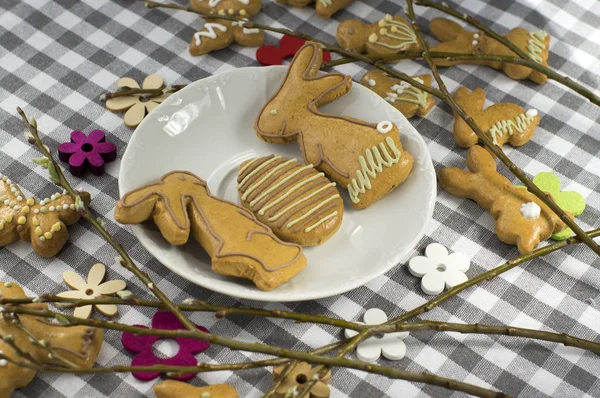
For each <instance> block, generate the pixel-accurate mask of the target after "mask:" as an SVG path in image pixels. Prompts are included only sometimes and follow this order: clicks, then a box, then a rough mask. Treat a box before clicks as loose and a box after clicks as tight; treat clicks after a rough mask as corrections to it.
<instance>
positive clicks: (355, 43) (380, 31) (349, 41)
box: [335, 14, 421, 55]
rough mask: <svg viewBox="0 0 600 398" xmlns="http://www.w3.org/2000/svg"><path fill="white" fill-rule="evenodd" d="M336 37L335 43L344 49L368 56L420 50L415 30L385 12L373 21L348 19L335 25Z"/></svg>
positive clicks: (397, 16)
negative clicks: (370, 22) (383, 15)
mask: <svg viewBox="0 0 600 398" xmlns="http://www.w3.org/2000/svg"><path fill="white" fill-rule="evenodd" d="M335 37H336V40H337V42H338V44H339V45H340V46H341V47H343V48H345V49H346V50H352V51H357V52H359V53H367V54H369V55H384V54H396V53H400V52H403V51H419V50H420V49H421V46H420V45H419V43H418V42H417V36H416V35H415V32H414V31H413V30H412V28H411V27H410V24H409V23H408V22H407V21H406V20H405V19H404V18H402V16H400V15H395V16H391V15H390V14H386V16H385V17H383V18H382V19H380V20H379V21H377V22H375V23H373V24H366V23H363V22H361V21H359V20H356V19H349V20H347V21H344V22H342V23H341V24H340V25H339V26H338V29H337V33H336V35H335Z"/></svg>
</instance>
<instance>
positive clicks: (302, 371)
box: [273, 362, 331, 398]
mask: <svg viewBox="0 0 600 398" xmlns="http://www.w3.org/2000/svg"><path fill="white" fill-rule="evenodd" d="M284 369H285V365H281V366H276V367H273V379H274V380H278V379H279V378H281V374H282V373H283V370H284ZM321 369H323V366H322V365H319V366H315V367H313V366H312V365H310V364H309V363H306V362H300V363H298V364H297V365H296V366H295V367H294V368H293V370H292V371H291V372H290V373H289V374H288V375H287V376H286V377H285V378H284V379H283V380H282V382H281V384H280V385H279V387H277V389H276V390H275V394H274V395H273V396H274V397H275V398H286V397H288V396H290V393H289V392H290V391H295V392H296V393H300V391H302V389H303V387H304V384H305V383H307V382H308V381H309V380H312V379H313V378H315V377H316V378H317V382H316V383H315V385H314V386H313V387H312V388H311V389H310V392H309V394H308V397H309V398H329V395H330V394H331V390H330V389H329V386H328V384H329V381H330V379H331V370H329V371H327V373H325V375H324V376H323V377H320V375H319V372H321ZM291 396H294V394H292V395H291Z"/></svg>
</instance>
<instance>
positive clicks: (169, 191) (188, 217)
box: [115, 171, 306, 290]
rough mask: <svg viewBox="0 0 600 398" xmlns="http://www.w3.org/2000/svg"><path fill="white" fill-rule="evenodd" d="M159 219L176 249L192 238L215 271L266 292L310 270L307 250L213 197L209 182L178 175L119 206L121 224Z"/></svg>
mask: <svg viewBox="0 0 600 398" xmlns="http://www.w3.org/2000/svg"><path fill="white" fill-rule="evenodd" d="M151 218H152V219H153V220H154V222H155V223H156V225H157V226H158V228H159V229H160V232H161V233H162V235H163V236H164V237H165V239H166V240H167V241H169V242H170V243H171V244H173V245H182V244H184V243H186V242H187V241H188V238H189V235H190V232H191V234H192V236H193V237H194V238H195V239H196V240H197V241H198V242H199V243H200V244H201V245H202V247H204V249H205V250H206V252H207V253H208V255H209V256H210V257H211V260H212V269H213V271H215V272H217V273H219V274H223V275H231V276H236V277H241V278H246V279H250V280H252V281H253V282H254V283H255V284H256V286H257V287H258V288H259V289H261V290H272V289H274V288H276V287H277V286H279V285H281V284H283V283H285V282H287V281H288V280H289V279H290V278H292V277H293V276H294V275H296V274H297V273H298V272H300V271H301V270H302V268H304V267H305V266H306V258H305V257H304V254H303V253H302V248H301V247H300V246H298V245H295V244H292V243H285V242H282V241H281V240H279V238H277V237H276V236H275V235H273V233H272V232H271V229H270V228H268V227H267V226H265V225H263V224H261V223H260V222H259V221H257V220H256V218H255V217H254V215H253V214H252V213H251V212H250V211H248V210H246V209H244V208H242V207H239V206H238V205H236V204H233V203H230V202H227V201H225V200H222V199H219V198H216V197H214V196H212V195H211V193H210V191H209V190H208V187H207V185H206V181H204V180H202V179H201V178H199V177H197V176H195V175H193V174H192V173H190V172H187V171H174V172H171V173H169V174H166V175H164V176H163V177H162V178H161V179H160V180H159V181H157V182H156V183H154V184H150V185H146V186H143V187H141V188H139V189H136V190H135V191H133V192H130V193H128V194H126V195H125V196H123V198H122V199H121V200H119V201H118V202H117V207H116V209H115V219H116V220H117V221H118V222H120V223H122V224H139V223H141V222H144V221H146V220H149V219H151Z"/></svg>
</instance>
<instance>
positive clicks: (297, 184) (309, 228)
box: [237, 155, 344, 246]
mask: <svg viewBox="0 0 600 398" xmlns="http://www.w3.org/2000/svg"><path fill="white" fill-rule="evenodd" d="M237 188H238V190H239V193H240V199H241V202H242V204H243V205H244V206H245V207H247V208H248V209H250V210H251V211H252V212H253V213H254V215H255V216H256V218H257V219H258V220H259V221H260V222H262V223H263V224H265V225H267V226H269V227H270V228H271V229H272V230H273V232H274V233H275V235H277V236H278V237H279V238H281V239H282V240H284V241H286V242H293V243H297V244H299V245H302V246H314V245H320V244H321V243H323V242H325V241H326V240H327V239H329V238H330V237H331V236H333V234H335V233H336V232H337V230H338V229H339V228H340V225H341V224H342V217H343V215H344V202H343V201H342V198H341V197H340V194H339V193H338V191H337V189H336V188H335V182H331V181H329V180H328V179H327V178H326V177H324V173H319V172H317V171H316V170H315V169H314V167H313V165H312V164H308V165H306V164H304V163H300V162H298V161H297V160H296V159H286V158H283V157H281V156H274V155H270V156H264V157H261V158H254V159H250V160H247V161H245V162H244V163H242V164H241V166H240V169H239V172H238V185H237Z"/></svg>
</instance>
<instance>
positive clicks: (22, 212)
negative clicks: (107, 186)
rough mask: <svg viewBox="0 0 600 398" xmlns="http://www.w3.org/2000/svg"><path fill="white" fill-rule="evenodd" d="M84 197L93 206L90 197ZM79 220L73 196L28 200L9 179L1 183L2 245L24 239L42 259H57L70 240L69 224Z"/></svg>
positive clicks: (0, 220) (56, 195)
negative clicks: (54, 257)
mask: <svg viewBox="0 0 600 398" xmlns="http://www.w3.org/2000/svg"><path fill="white" fill-rule="evenodd" d="M81 197H82V198H83V199H84V201H86V202H87V203H89V194H87V193H82V194H81ZM77 221H79V212H78V211H76V210H75V204H74V201H73V198H72V197H71V196H70V195H67V194H61V193H55V194H54V195H52V196H51V197H50V198H46V199H43V200H41V201H39V202H38V201H36V200H35V199H34V198H29V199H27V198H25V195H24V194H23V192H21V189H20V188H19V186H18V185H17V184H15V183H14V182H13V181H11V180H10V179H9V178H8V177H2V179H1V180H0V246H6V245H9V244H11V243H13V242H15V241H17V240H19V239H20V240H22V241H25V242H31V245H32V246H33V250H35V252H36V253H37V254H38V255H39V256H40V257H53V256H55V255H56V254H57V253H58V252H59V251H60V250H61V249H62V248H63V246H64V245H65V243H67V240H68V239H69V231H68V230H67V225H72V224H75V223H76V222H77Z"/></svg>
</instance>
